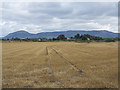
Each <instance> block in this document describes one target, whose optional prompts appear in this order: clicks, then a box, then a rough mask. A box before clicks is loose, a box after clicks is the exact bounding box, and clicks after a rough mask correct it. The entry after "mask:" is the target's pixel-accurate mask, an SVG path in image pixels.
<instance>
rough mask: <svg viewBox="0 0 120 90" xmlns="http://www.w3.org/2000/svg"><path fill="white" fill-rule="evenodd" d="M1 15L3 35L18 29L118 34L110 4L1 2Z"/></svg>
mask: <svg viewBox="0 0 120 90" xmlns="http://www.w3.org/2000/svg"><path fill="white" fill-rule="evenodd" d="M2 12H3V22H2V23H1V24H0V26H2V29H1V30H2V33H3V36H5V35H7V34H8V33H10V32H15V31H18V30H26V31H28V32H31V33H39V32H47V31H58V30H93V29H94V30H109V31H112V32H117V31H118V29H117V28H118V25H117V24H118V19H117V15H118V13H117V3H113V2H112V3H109V2H102V3H98V2H90V3H88V2H86V3H85V2H76V3H75V2H39V3H35V2H31V3H30V2H19V3H18V2H16V3H15V2H4V3H3V7H2ZM0 28H1V27H0Z"/></svg>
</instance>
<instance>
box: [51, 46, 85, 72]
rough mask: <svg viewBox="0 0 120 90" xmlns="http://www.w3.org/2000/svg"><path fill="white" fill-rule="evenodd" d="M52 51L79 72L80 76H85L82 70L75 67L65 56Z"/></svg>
mask: <svg viewBox="0 0 120 90" xmlns="http://www.w3.org/2000/svg"><path fill="white" fill-rule="evenodd" d="M52 50H53V51H54V52H55V53H56V54H57V55H58V56H59V57H61V58H62V59H63V60H64V61H65V62H66V63H68V64H69V65H70V66H72V67H73V68H74V69H75V70H76V71H77V72H79V73H80V74H83V71H82V70H80V69H79V68H78V67H77V66H76V65H74V64H73V63H71V62H70V61H69V60H67V59H66V58H65V57H64V56H63V55H61V54H59V53H58V52H57V51H56V50H55V49H53V48H52Z"/></svg>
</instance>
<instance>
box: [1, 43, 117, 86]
mask: <svg viewBox="0 0 120 90" xmlns="http://www.w3.org/2000/svg"><path fill="white" fill-rule="evenodd" d="M2 80H3V81H2V87H3V88H117V87H118V42H109V43H107V42H91V43H76V42H10V43H9V42H3V43H2Z"/></svg>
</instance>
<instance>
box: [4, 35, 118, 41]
mask: <svg viewBox="0 0 120 90" xmlns="http://www.w3.org/2000/svg"><path fill="white" fill-rule="evenodd" d="M2 41H9V42H10V41H20V42H21V41H33V42H44V41H105V42H115V41H120V38H102V37H98V36H92V35H89V34H84V35H80V34H76V35H75V36H74V37H70V38H67V37H65V35H63V34H61V35H59V36H57V37H56V38H50V39H47V38H25V39H21V38H18V37H15V38H11V39H2Z"/></svg>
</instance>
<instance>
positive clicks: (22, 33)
mask: <svg viewBox="0 0 120 90" xmlns="http://www.w3.org/2000/svg"><path fill="white" fill-rule="evenodd" d="M77 33H79V34H80V35H81V34H89V35H92V36H99V37H102V38H112V37H114V38H115V37H118V33H113V32H109V31H107V30H100V31H97V30H93V31H84V30H82V31H81V30H79V31H78V30H77V31H74V30H70V31H58V32H41V33H37V34H32V33H29V32H27V31H23V30H21V31H17V32H13V33H10V34H8V35H7V36H5V37H4V38H5V39H10V38H12V37H18V38H53V37H57V36H58V35H60V34H64V35H65V36H66V37H73V36H74V35H76V34H77ZM119 36H120V34H119Z"/></svg>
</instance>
